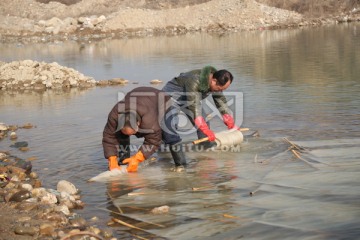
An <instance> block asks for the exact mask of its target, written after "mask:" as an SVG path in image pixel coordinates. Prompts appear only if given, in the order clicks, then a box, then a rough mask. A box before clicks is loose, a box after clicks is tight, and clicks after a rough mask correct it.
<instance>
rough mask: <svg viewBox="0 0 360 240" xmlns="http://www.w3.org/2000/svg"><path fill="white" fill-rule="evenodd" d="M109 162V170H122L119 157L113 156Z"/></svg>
mask: <svg viewBox="0 0 360 240" xmlns="http://www.w3.org/2000/svg"><path fill="white" fill-rule="evenodd" d="M108 161H109V170H110V171H111V170H114V169H119V170H121V167H120V166H119V163H118V159H117V156H111V157H109V158H108Z"/></svg>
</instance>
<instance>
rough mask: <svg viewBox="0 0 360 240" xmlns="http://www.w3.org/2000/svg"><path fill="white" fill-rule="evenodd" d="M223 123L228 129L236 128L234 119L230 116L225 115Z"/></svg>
mask: <svg viewBox="0 0 360 240" xmlns="http://www.w3.org/2000/svg"><path fill="white" fill-rule="evenodd" d="M223 121H224V123H225V125H226V126H227V127H228V129H232V128H234V127H235V122H234V118H233V117H232V116H231V115H230V114H224V115H223Z"/></svg>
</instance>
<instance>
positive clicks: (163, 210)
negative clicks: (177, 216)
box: [151, 205, 170, 214]
mask: <svg viewBox="0 0 360 240" xmlns="http://www.w3.org/2000/svg"><path fill="white" fill-rule="evenodd" d="M169 210H170V207H169V206H167V205H164V206H161V207H156V208H153V209H152V210H151V213H153V214H165V213H168V212H169Z"/></svg>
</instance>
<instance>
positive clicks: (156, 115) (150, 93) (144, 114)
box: [102, 87, 170, 172]
mask: <svg viewBox="0 0 360 240" xmlns="http://www.w3.org/2000/svg"><path fill="white" fill-rule="evenodd" d="M169 99H170V97H168V96H167V95H166V94H165V93H164V92H163V91H161V90H158V89H156V88H152V87H138V88H135V89H133V90H132V91H130V92H128V93H127V94H126V95H125V97H124V99H123V100H121V101H120V102H118V103H117V104H116V105H115V106H114V107H113V108H112V110H111V112H110V113H109V116H108V121H107V123H106V125H105V128H104V131H103V139H102V144H103V149H104V156H105V158H107V159H108V163H109V170H113V169H116V168H117V169H121V166H119V162H122V163H123V164H128V167H127V171H128V172H136V171H137V168H138V164H139V163H140V162H142V161H144V160H145V159H147V158H148V157H150V155H152V154H153V153H154V152H155V151H156V150H157V149H158V148H159V146H160V144H161V140H162V131H161V127H160V122H161V121H162V119H163V117H164V113H165V111H166V109H167V105H168V104H167V102H168V100H169ZM130 135H135V136H136V137H138V138H144V142H143V144H142V146H141V147H140V148H139V150H138V152H137V153H136V154H134V155H133V156H131V157H130V149H129V145H130ZM118 158H119V159H118Z"/></svg>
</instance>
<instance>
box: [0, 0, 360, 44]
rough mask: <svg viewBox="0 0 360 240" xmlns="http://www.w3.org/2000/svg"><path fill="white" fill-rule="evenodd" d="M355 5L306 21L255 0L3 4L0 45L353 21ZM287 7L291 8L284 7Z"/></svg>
mask: <svg viewBox="0 0 360 240" xmlns="http://www.w3.org/2000/svg"><path fill="white" fill-rule="evenodd" d="M260 1H262V2H264V3H268V4H270V3H274V1H275V0H273V1H269V0H268V1H265V0H260ZM294 1H295V0H293V1H292V2H294ZM275 2H276V1H275ZM282 2H283V1H282ZM357 2H358V1H357ZM357 2H356V1H355V2H354V4H352V5H351V7H352V9H349V8H350V7H348V8H345V7H341V8H338V12H332V14H331V15H326V17H324V16H325V14H323V15H322V16H319V17H316V18H310V17H309V16H308V15H303V14H302V13H299V12H295V11H289V10H286V9H280V8H276V7H271V6H268V5H265V4H262V3H259V2H257V1H255V0H212V1H209V0H187V1H175V0H160V1H155V0H145V1H130V0H86V1H84V0H83V1H79V0H58V1H51V2H49V1H47V0H37V1H36V0H4V1H1V2H0V42H6V41H11V42H14V41H35V42H36V41H52V40H68V39H72V40H79V39H99V38H100V39H101V38H115V37H124V36H129V35H135V36H149V35H157V34H172V35H173V34H183V33H187V32H197V31H203V32H227V31H233V32H236V31H246V30H264V29H274V28H285V27H298V26H306V25H314V24H324V23H334V22H339V21H340V22H341V21H356V20H359V19H360V17H359V12H360V11H358V8H357V7H358V5H360V4H358V3H357ZM273 5H276V4H273ZM276 6H277V5H276ZM295 6H297V5H295ZM349 6H350V5H349ZM284 7H286V6H284ZM288 8H289V9H292V8H293V9H296V8H295V7H294V5H290V4H289V5H288ZM305 16H306V17H305Z"/></svg>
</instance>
